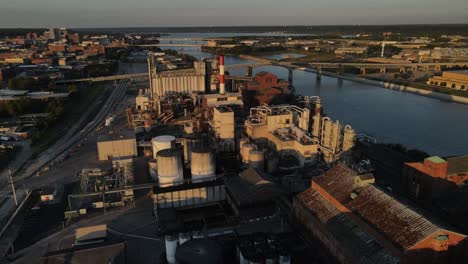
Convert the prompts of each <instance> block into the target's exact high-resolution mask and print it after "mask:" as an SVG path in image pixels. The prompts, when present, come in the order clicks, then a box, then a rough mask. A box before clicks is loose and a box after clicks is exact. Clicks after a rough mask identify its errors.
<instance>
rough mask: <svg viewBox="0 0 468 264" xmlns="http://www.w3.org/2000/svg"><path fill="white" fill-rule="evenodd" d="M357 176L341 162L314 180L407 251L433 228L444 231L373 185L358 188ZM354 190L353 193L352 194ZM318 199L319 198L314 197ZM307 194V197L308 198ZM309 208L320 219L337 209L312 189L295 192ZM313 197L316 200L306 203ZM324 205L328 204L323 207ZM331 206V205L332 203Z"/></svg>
mask: <svg viewBox="0 0 468 264" xmlns="http://www.w3.org/2000/svg"><path fill="white" fill-rule="evenodd" d="M355 176H357V174H356V173H355V172H353V171H352V170H351V169H349V168H347V167H345V166H344V165H342V164H338V165H337V166H335V167H334V168H332V169H330V170H329V171H327V172H325V173H324V174H322V175H321V176H319V177H317V178H315V179H314V182H315V183H316V184H317V185H319V186H320V187H321V188H322V189H324V190H325V191H326V192H327V193H328V194H330V195H331V196H332V197H333V198H335V199H336V200H337V201H338V202H339V203H340V204H341V205H343V206H344V207H346V208H347V209H348V210H349V211H351V212H352V213H353V215H354V216H355V217H358V218H360V219H362V220H363V222H365V223H367V224H368V225H369V226H370V227H371V228H372V229H373V230H375V231H376V232H377V233H379V234H380V235H383V237H384V238H385V239H386V240H388V242H391V243H392V244H393V245H395V246H396V247H397V248H399V249H400V250H403V251H404V250H406V249H409V248H411V247H412V246H414V245H416V244H417V243H418V242H420V241H422V240H423V239H425V238H427V237H428V236H430V235H431V234H433V233H435V232H436V231H439V230H443V228H441V227H439V226H438V225H436V224H435V223H433V222H432V221H431V220H429V219H427V218H426V217H425V216H423V215H421V214H420V213H418V212H416V211H415V210H414V209H412V208H410V207H409V206H408V205H405V204H403V203H402V202H400V201H398V200H396V199H395V198H393V197H391V196H390V195H388V194H386V193H385V192H384V191H382V190H381V189H379V188H378V187H376V186H374V185H367V186H364V187H359V185H357V184H356V183H355V182H354V177H355ZM352 193H353V195H351V194H352ZM317 195H319V196H320V197H321V198H320V199H318V198H316V196H317ZM307 197H309V198H307ZM298 198H299V199H300V200H301V201H303V203H304V205H306V206H307V207H308V208H309V209H311V210H312V211H313V212H314V213H315V214H316V215H317V217H318V218H319V219H320V221H322V222H324V221H325V222H326V221H328V218H330V217H335V216H336V214H337V212H336V210H338V209H337V208H336V210H330V209H329V208H328V207H329V206H330V204H332V203H331V201H328V200H327V199H326V198H325V197H323V196H322V195H320V194H319V193H318V192H316V191H314V190H308V191H306V192H304V193H301V194H300V195H298ZM309 199H314V200H316V201H318V202H308V201H309ZM325 204H326V205H327V206H328V207H327V208H325ZM332 206H334V205H333V204H332Z"/></svg>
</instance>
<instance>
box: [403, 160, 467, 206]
mask: <svg viewBox="0 0 468 264" xmlns="http://www.w3.org/2000/svg"><path fill="white" fill-rule="evenodd" d="M402 177H403V179H402V182H403V185H404V187H405V189H404V192H405V193H406V195H407V196H409V197H410V198H411V199H413V200H415V201H417V202H419V203H421V204H424V205H431V204H432V201H434V200H436V199H437V198H438V197H440V196H441V195H443V194H444V193H446V192H448V191H449V190H451V189H453V187H456V185H459V184H462V183H464V182H466V181H468V155H467V156H460V157H452V158H447V159H445V160H444V159H442V158H440V157H437V156H435V157H430V158H427V159H425V160H424V162H413V163H406V164H405V166H404V168H403V173H402Z"/></svg>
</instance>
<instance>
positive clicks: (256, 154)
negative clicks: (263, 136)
mask: <svg viewBox="0 0 468 264" xmlns="http://www.w3.org/2000/svg"><path fill="white" fill-rule="evenodd" d="M249 164H250V167H252V168H255V169H258V170H261V171H263V170H264V168H265V151H263V150H260V149H253V150H251V151H250V153H249Z"/></svg>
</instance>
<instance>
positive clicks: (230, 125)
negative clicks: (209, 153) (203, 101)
mask: <svg viewBox="0 0 468 264" xmlns="http://www.w3.org/2000/svg"><path fill="white" fill-rule="evenodd" d="M210 125H211V129H212V131H213V133H214V137H215V138H216V141H217V143H218V151H221V152H232V151H235V137H234V111H233V110H232V109H231V108H230V107H227V106H219V107H215V108H214V109H213V118H212V121H211V124H210Z"/></svg>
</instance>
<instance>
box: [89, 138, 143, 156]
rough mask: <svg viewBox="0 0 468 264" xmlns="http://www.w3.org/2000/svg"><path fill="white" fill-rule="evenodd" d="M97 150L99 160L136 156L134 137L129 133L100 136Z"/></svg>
mask: <svg viewBox="0 0 468 264" xmlns="http://www.w3.org/2000/svg"><path fill="white" fill-rule="evenodd" d="M97 148H98V159H99V160H111V159H112V158H118V157H133V156H137V144H136V139H135V135H133V134H132V133H130V132H122V133H120V134H109V135H103V136H100V137H98V140H97Z"/></svg>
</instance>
